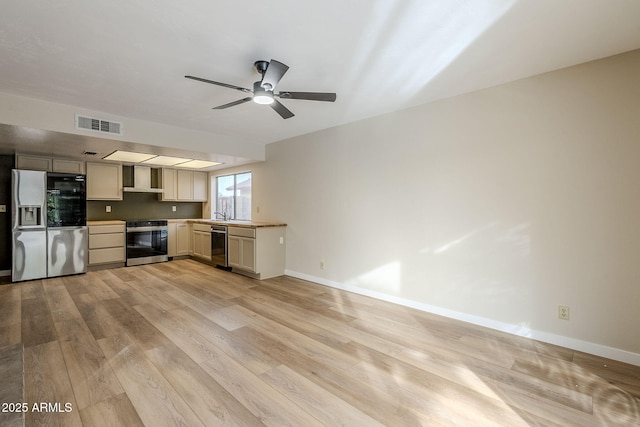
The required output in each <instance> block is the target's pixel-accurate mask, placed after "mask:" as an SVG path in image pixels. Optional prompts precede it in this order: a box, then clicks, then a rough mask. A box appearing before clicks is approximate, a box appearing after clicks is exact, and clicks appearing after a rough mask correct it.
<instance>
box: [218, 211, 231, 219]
mask: <svg viewBox="0 0 640 427" xmlns="http://www.w3.org/2000/svg"><path fill="white" fill-rule="evenodd" d="M214 215H215V216H216V219H217V218H218V217H219V216H221V217H222V220H223V221H226V220H227V213H226V212H215V213H214ZM229 219H231V215H229Z"/></svg>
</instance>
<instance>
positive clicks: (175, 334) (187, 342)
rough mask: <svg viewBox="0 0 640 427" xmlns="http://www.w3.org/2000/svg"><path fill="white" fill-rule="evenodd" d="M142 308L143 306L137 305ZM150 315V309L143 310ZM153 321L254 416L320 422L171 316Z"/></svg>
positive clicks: (274, 421)
mask: <svg viewBox="0 0 640 427" xmlns="http://www.w3.org/2000/svg"><path fill="white" fill-rule="evenodd" d="M138 309H139V310H143V309H144V307H142V306H141V307H138ZM146 314H147V315H151V313H150V312H148V313H146ZM154 324H156V326H157V327H158V328H159V329H160V330H161V331H162V332H163V333H164V334H165V335H166V336H167V337H169V338H170V339H171V341H172V342H173V343H174V344H175V345H176V346H178V347H179V348H180V349H181V350H182V351H184V352H185V353H186V354H187V355H188V356H189V357H190V358H191V359H192V360H194V361H195V362H197V363H198V365H199V366H200V367H201V368H202V369H204V370H205V371H206V372H207V374H209V375H210V376H211V377H212V378H213V379H214V380H215V381H216V382H218V383H219V384H220V385H222V386H223V387H224V388H225V389H226V390H227V391H228V392H229V393H230V394H231V395H232V396H233V397H235V398H236V399H237V400H238V401H239V402H241V403H242V404H243V405H244V406H245V407H246V408H247V409H249V410H250V411H251V413H252V414H254V415H255V416H256V417H259V418H260V420H261V421H262V422H263V423H264V424H266V425H270V426H288V425H290V426H301V425H304V426H313V425H321V424H320V423H319V422H318V421H317V420H316V419H315V418H313V417H312V416H311V415H309V414H308V413H306V412H305V411H303V410H302V409H300V408H299V407H298V406H297V405H295V404H292V403H291V402H290V401H289V400H288V399H286V398H285V397H284V396H282V395H281V394H280V393H278V392H277V391H275V390H274V389H273V388H271V387H270V386H268V385H267V384H265V383H264V382H263V381H261V380H260V379H259V378H258V376H257V375H255V374H254V373H252V372H251V371H250V370H249V369H248V368H246V367H245V366H243V365H242V364H241V363H239V362H237V361H236V360H234V359H232V358H231V357H230V356H228V355H227V354H226V353H225V352H224V351H222V350H220V349H218V348H217V347H216V346H213V345H212V344H211V343H210V342H209V341H208V340H207V339H206V338H204V337H202V336H201V335H200V334H198V333H197V332H194V331H191V330H189V329H188V328H185V327H184V326H183V325H181V324H180V323H179V322H176V321H175V320H173V319H171V318H170V317H162V316H158V317H157V318H156V319H155V322H154Z"/></svg>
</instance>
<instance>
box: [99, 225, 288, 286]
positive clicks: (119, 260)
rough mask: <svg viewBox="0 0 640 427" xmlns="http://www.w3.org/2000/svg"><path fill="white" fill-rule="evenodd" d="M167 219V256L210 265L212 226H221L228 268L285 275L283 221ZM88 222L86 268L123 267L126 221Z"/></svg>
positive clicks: (257, 274) (264, 276) (255, 275)
mask: <svg viewBox="0 0 640 427" xmlns="http://www.w3.org/2000/svg"><path fill="white" fill-rule="evenodd" d="M167 222H168V237H167V252H168V256H169V259H173V258H187V257H191V258H193V259H196V260H198V261H201V262H204V263H206V264H211V263H212V257H211V242H212V240H211V226H213V225H218V226H220V225H222V226H225V227H226V229H227V235H226V237H227V256H228V266H229V267H231V271H233V272H235V273H239V274H243V275H246V276H249V277H252V278H255V279H259V280H264V279H268V278H271V277H277V276H282V275H283V274H284V270H285V237H286V232H285V231H286V224H284V223H281V222H267V221H216V220H208V219H169V220H167ZM87 225H88V226H89V269H92V270H93V269H100V268H113V267H122V266H124V260H125V247H126V233H125V221H118V220H109V221H87ZM106 255H109V256H106Z"/></svg>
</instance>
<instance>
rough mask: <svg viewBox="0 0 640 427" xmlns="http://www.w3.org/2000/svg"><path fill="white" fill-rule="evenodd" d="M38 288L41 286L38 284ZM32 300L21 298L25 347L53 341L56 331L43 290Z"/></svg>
mask: <svg viewBox="0 0 640 427" xmlns="http://www.w3.org/2000/svg"><path fill="white" fill-rule="evenodd" d="M40 288H42V285H41V284H40ZM38 295H39V296H37V297H34V298H26V299H25V298H23V299H22V306H21V310H20V315H21V325H22V343H23V344H24V346H25V347H31V346H34V345H39V344H44V343H47V342H51V341H55V339H56V330H55V326H54V323H53V317H52V315H51V311H49V307H48V304H47V298H46V296H45V294H44V290H42V292H41V293H38Z"/></svg>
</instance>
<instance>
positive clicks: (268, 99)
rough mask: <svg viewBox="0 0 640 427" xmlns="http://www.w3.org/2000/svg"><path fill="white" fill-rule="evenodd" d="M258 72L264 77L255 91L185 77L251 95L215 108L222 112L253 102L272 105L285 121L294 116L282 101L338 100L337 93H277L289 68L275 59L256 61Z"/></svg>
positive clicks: (255, 84)
mask: <svg viewBox="0 0 640 427" xmlns="http://www.w3.org/2000/svg"><path fill="white" fill-rule="evenodd" d="M253 65H254V66H255V67H256V70H258V73H260V74H261V75H262V79H261V80H260V81H257V82H255V83H254V84H253V90H251V89H246V88H243V87H239V86H234V85H230V84H226V83H220V82H215V81H213V80H208V79H203V78H201V77H194V76H185V77H186V78H188V79H192V80H198V81H201V82H205V83H211V84H214V85H218V86H223V87H228V88H231V89H235V90H239V91H241V92H245V93H249V94H251V95H250V96H248V97H246V98H243V99H239V100H237V101H233V102H230V103H228V104H224V105H219V106H217V107H213V109H214V110H222V109H225V108H229V107H233V106H234V105H240V104H244V103H245V102H249V101H253V102H255V103H256V104H267V105H270V106H271V108H273V109H274V110H275V111H276V112H277V113H278V114H280V116H281V117H282V118H283V119H288V118H291V117H293V116H294V114H293V113H292V112H291V111H289V109H288V108H287V107H285V106H284V105H282V103H280V101H278V100H277V99H276V98H280V99H305V100H308V101H326V102H334V101H335V100H336V94H335V93H329V92H284V91H283V92H278V93H275V92H274V89H275V88H276V85H277V84H278V82H279V81H280V79H282V76H284V74H285V73H286V72H287V70H288V69H289V67H288V66H287V65H285V64H283V63H282V62H278V61H276V60H275V59H272V60H271V61H256V62H255V63H254V64H253Z"/></svg>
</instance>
